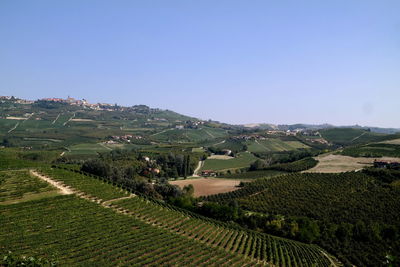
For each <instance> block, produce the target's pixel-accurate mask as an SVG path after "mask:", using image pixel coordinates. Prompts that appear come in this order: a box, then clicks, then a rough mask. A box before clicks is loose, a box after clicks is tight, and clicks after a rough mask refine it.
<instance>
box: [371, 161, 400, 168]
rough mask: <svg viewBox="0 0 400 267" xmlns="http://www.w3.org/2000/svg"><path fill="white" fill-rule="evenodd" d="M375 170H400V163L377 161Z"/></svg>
mask: <svg viewBox="0 0 400 267" xmlns="http://www.w3.org/2000/svg"><path fill="white" fill-rule="evenodd" d="M374 167H375V168H400V162H397V161H390V160H375V161H374Z"/></svg>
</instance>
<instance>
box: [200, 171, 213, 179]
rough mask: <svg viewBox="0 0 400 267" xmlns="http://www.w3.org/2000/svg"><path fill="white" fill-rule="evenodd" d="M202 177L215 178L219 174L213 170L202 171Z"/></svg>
mask: <svg viewBox="0 0 400 267" xmlns="http://www.w3.org/2000/svg"><path fill="white" fill-rule="evenodd" d="M201 176H203V177H215V176H217V173H216V172H215V171H213V170H204V171H201Z"/></svg>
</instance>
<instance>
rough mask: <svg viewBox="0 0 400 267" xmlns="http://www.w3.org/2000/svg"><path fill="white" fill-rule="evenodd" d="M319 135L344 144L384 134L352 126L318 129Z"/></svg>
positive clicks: (373, 139)
mask: <svg viewBox="0 0 400 267" xmlns="http://www.w3.org/2000/svg"><path fill="white" fill-rule="evenodd" d="M320 133H321V136H322V137H323V138H325V139H326V140H328V141H329V142H331V143H334V144H336V145H341V146H346V145H355V144H363V143H369V142H374V141H378V140H380V139H381V138H382V137H383V136H385V134H379V133H373V132H370V131H366V130H362V129H354V128H329V129H324V130H320Z"/></svg>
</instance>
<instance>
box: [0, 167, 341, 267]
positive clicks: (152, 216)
mask: <svg viewBox="0 0 400 267" xmlns="http://www.w3.org/2000/svg"><path fill="white" fill-rule="evenodd" d="M32 174H33V175H36V176H37V177H42V175H43V174H44V175H46V179H50V180H51V181H54V183H55V185H56V186H57V187H61V188H66V189H68V190H70V191H71V192H72V193H73V194H74V195H68V196H56V197H50V198H44V199H41V200H36V201H28V202H24V203H19V204H13V205H3V206H1V207H0V210H1V214H2V215H5V216H1V217H0V220H1V221H0V223H1V224H2V226H4V227H2V228H1V229H0V236H1V237H2V238H1V239H0V240H1V241H0V252H1V253H5V252H6V251H8V250H11V251H13V252H14V253H16V254H19V255H21V254H23V255H33V256H41V257H46V258H51V259H52V258H55V259H56V260H57V261H59V263H60V264H61V265H82V264H83V265H90V264H95V265H102V266H111V265H135V264H140V265H145V264H146V265H151V266H156V265H157V266H158V265H196V266H202V265H207V266H208V265H233V266H246V265H248V266H255V265H258V264H261V265H264V264H269V263H273V264H274V265H279V266H310V265H313V264H315V265H317V266H329V265H330V264H331V263H332V261H334V258H333V257H330V256H327V254H326V252H324V251H323V250H322V249H320V248H319V247H317V246H315V245H305V244H303V243H300V242H296V241H291V240H288V239H283V238H277V237H274V236H270V235H265V234H261V233H256V232H252V231H248V230H245V229H242V228H239V227H233V226H231V225H228V224H224V223H221V222H218V221H214V220H211V219H207V218H204V217H201V216H199V215H196V214H192V213H190V212H186V211H183V210H180V209H177V208H174V207H172V206H169V205H166V204H165V203H163V202H158V201H155V200H152V199H147V198H144V197H141V196H138V195H132V194H131V193H129V192H127V191H126V190H124V189H122V188H118V187H115V186H113V185H111V184H108V183H106V182H104V181H102V180H101V179H99V178H96V177H89V176H86V175H84V174H81V173H78V172H71V171H68V170H63V169H57V168H43V169H41V170H40V171H39V172H32Z"/></svg>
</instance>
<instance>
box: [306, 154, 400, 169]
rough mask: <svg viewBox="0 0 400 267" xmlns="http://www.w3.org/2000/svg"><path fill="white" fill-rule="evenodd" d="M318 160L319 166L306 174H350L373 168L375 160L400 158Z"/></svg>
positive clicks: (327, 156) (327, 157)
mask: <svg viewBox="0 0 400 267" xmlns="http://www.w3.org/2000/svg"><path fill="white" fill-rule="evenodd" d="M315 159H316V160H318V161H319V162H318V164H317V166H315V167H314V168H311V169H309V170H307V171H304V172H322V173H338V172H348V171H357V170H360V169H362V168H364V167H367V166H372V164H373V162H374V160H376V159H377V160H394V161H400V159H399V158H390V157H382V158H363V157H358V158H353V157H349V156H342V155H333V154H324V155H320V156H318V157H315Z"/></svg>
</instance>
